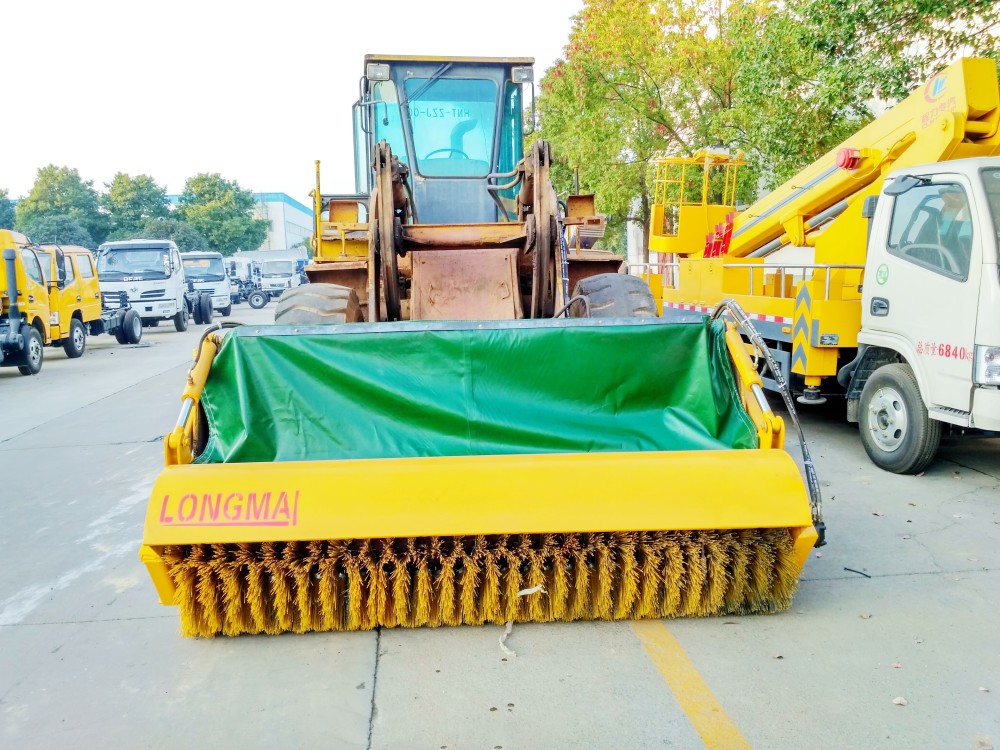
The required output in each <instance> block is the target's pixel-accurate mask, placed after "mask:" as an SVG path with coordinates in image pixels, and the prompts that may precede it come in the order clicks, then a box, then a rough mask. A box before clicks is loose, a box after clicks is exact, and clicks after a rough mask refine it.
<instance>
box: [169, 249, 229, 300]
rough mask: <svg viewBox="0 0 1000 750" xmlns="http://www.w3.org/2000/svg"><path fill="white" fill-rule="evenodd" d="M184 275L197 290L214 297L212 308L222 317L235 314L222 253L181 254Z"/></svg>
mask: <svg viewBox="0 0 1000 750" xmlns="http://www.w3.org/2000/svg"><path fill="white" fill-rule="evenodd" d="M181 262H182V263H183V265H184V275H185V276H186V277H187V279H188V280H189V281H193V282H194V287H195V289H199V290H201V291H203V292H208V293H209V294H211V295H212V308H213V309H215V310H217V311H218V312H219V313H220V314H221V315H223V316H226V315H230V314H231V313H232V312H233V302H232V296H231V295H232V285H231V284H230V281H229V274H227V273H226V267H225V263H224V260H223V257H222V253H214V252H197V253H181Z"/></svg>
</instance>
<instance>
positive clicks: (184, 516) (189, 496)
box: [177, 493, 198, 522]
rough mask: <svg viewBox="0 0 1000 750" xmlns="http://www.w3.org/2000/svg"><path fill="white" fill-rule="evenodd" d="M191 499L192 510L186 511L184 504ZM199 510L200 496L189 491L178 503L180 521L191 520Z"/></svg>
mask: <svg viewBox="0 0 1000 750" xmlns="http://www.w3.org/2000/svg"><path fill="white" fill-rule="evenodd" d="M188 501H190V503H191V510H190V512H185V510H184V505H185V503H187V502H188ZM197 512H198V496H197V495H192V494H191V493H188V494H187V495H185V496H184V497H182V498H181V501H180V502H179V503H178V504H177V520H178V521H182V522H183V521H190V520H191V519H192V518H194V514H195V513H197Z"/></svg>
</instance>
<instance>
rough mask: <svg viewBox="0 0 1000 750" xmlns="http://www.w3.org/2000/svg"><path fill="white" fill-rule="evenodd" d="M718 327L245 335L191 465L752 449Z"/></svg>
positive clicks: (234, 334)
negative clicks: (200, 449)
mask: <svg viewBox="0 0 1000 750" xmlns="http://www.w3.org/2000/svg"><path fill="white" fill-rule="evenodd" d="M723 334H724V329H723V327H722V324H721V322H718V321H716V322H714V323H712V322H709V321H708V320H707V318H705V319H703V320H701V321H699V322H696V323H680V324H677V323H663V322H661V321H659V320H657V321H655V322H652V321H648V320H647V321H632V320H615V321H611V322H608V321H593V320H580V321H565V320H560V321H551V320H549V321H518V322H515V323H494V322H488V323H471V324H464V323H446V324H419V325H418V324H413V323H409V324H375V325H354V326H317V327H313V328H308V329H304V330H295V329H293V328H291V327H287V326H271V327H249V326H248V327H244V328H237V329H235V330H233V331H231V332H230V333H229V334H228V336H227V337H226V341H225V343H224V344H223V346H222V348H221V350H220V351H219V353H218V355H217V356H216V359H215V362H214V363H213V365H212V369H211V372H210V374H209V377H208V382H207V383H206V386H205V389H204V392H203V394H202V402H201V403H202V405H203V407H204V411H205V415H206V417H207V420H208V425H209V439H208V442H207V445H206V447H205V449H204V451H203V452H202V454H201V455H200V456H199V457H198V459H197V461H198V462H200V463H221V462H226V463H230V462H236V463H245V462H257V461H302V460H330V459H351V458H397V457H400V458H401V457H418V456H465V455H491V454H511V453H552V452H590V451H629V452H631V451H651V450H668V451H672V450H712V449H731V448H756V447H757V434H756V430H755V429H754V427H753V424H752V423H751V422H750V419H749V417H748V416H747V414H746V412H745V411H744V410H743V407H742V405H741V404H740V402H739V395H738V392H737V389H736V384H735V381H734V375H733V371H732V367H731V364H730V361H729V357H728V353H727V350H726V345H725V341H724V337H723Z"/></svg>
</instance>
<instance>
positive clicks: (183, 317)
mask: <svg viewBox="0 0 1000 750" xmlns="http://www.w3.org/2000/svg"><path fill="white" fill-rule="evenodd" d="M174 328H176V329H177V330H178V331H181V332H184V331H186V330H187V329H188V309H187V305H181V309H180V310H178V311H177V314H176V315H174Z"/></svg>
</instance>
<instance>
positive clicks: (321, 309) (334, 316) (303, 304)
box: [274, 284, 365, 326]
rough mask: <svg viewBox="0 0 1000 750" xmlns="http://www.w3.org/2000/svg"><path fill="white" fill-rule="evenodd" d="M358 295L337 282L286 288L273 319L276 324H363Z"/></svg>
mask: <svg viewBox="0 0 1000 750" xmlns="http://www.w3.org/2000/svg"><path fill="white" fill-rule="evenodd" d="M364 320H365V318H364V313H363V312H362V310H361V302H360V301H359V300H358V294H357V292H355V291H354V290H353V289H351V288H350V287H346V286H338V285H337V284H307V285H306V286H297V287H293V288H292V289H289V290H288V291H286V292H285V293H284V294H282V295H281V299H279V300H278V309H277V310H275V311H274V322H275V323H277V324H280V325H295V326H301V325H316V324H321V325H322V324H328V323H363V322H364Z"/></svg>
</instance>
